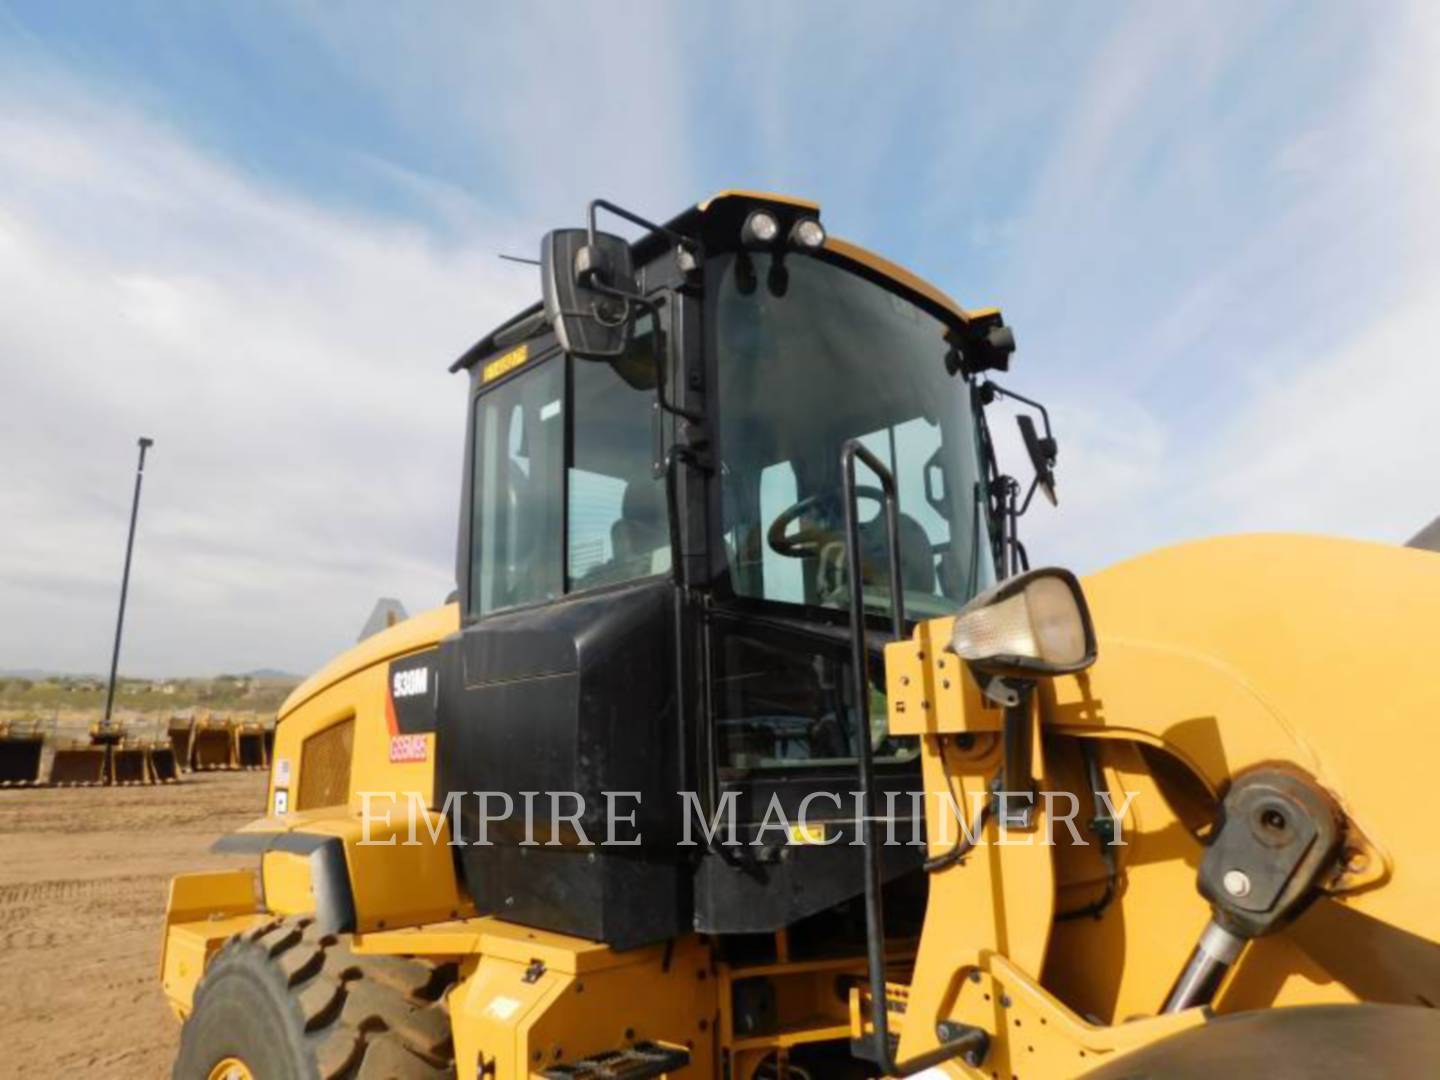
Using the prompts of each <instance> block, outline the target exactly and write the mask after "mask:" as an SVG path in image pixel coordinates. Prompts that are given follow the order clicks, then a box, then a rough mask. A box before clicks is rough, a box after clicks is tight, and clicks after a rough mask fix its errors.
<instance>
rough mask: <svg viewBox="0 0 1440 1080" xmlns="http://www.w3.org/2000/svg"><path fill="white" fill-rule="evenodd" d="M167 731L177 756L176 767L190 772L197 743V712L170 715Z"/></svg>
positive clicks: (171, 746) (172, 748) (172, 749)
mask: <svg viewBox="0 0 1440 1080" xmlns="http://www.w3.org/2000/svg"><path fill="white" fill-rule="evenodd" d="M166 731H167V733H168V735H169V738H170V748H171V751H172V752H173V754H174V757H175V765H176V767H177V768H178V769H180V770H181V771H183V772H189V771H190V769H191V765H190V755H191V752H192V748H193V747H194V744H195V714H194V713H189V714H186V715H177V716H172V717H170V720H169V722H168V724H167V725H166Z"/></svg>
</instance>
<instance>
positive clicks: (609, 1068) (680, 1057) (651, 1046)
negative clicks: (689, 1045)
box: [540, 1042, 690, 1080]
mask: <svg viewBox="0 0 1440 1080" xmlns="http://www.w3.org/2000/svg"><path fill="white" fill-rule="evenodd" d="M689 1064H690V1051H689V1050H686V1049H684V1048H683V1047H679V1046H664V1045H662V1044H660V1043H653V1042H639V1043H636V1044H635V1045H634V1046H632V1047H630V1048H629V1049H628V1050H607V1051H606V1052H605V1053H603V1054H595V1055H593V1056H592V1057H588V1058H583V1059H581V1060H580V1061H574V1062H569V1063H567V1064H564V1065H551V1066H550V1067H549V1068H548V1069H545V1070H544V1071H543V1072H541V1073H540V1075H541V1076H543V1077H546V1078H547V1080H645V1078H647V1077H652V1076H664V1075H665V1074H666V1073H672V1072H676V1071H678V1070H680V1069H683V1068H685V1067H686V1066H688V1065H689Z"/></svg>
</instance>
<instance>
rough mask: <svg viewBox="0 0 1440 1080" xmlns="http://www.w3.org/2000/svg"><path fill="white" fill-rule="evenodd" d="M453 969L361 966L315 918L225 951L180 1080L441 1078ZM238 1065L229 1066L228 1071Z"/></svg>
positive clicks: (259, 932)
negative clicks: (448, 998)
mask: <svg viewBox="0 0 1440 1080" xmlns="http://www.w3.org/2000/svg"><path fill="white" fill-rule="evenodd" d="M454 981H455V965H453V964H436V963H433V962H431V961H428V960H422V959H417V958H414V957H408V956H358V955H356V954H355V953H353V952H352V951H351V950H350V947H349V938H348V936H347V935H343V934H341V935H333V934H322V933H320V931H319V928H318V927H317V926H316V925H315V924H314V922H313V921H312V920H311V919H309V918H298V919H280V920H276V921H274V922H270V923H264V924H261V925H260V926H257V927H255V928H254V929H252V930H250V931H248V932H246V933H244V934H240V935H237V936H235V937H233V938H231V939H230V940H229V941H227V942H226V943H225V944H224V945H223V946H222V947H221V948H220V951H219V952H217V953H216V954H215V958H214V959H213V960H212V961H211V962H210V964H209V966H208V967H207V968H206V970H205V975H204V977H203V978H202V979H201V980H200V984H199V986H198V987H197V988H196V991H195V1007H194V1010H193V1011H192V1012H191V1014H190V1018H189V1019H188V1020H186V1022H185V1027H184V1029H183V1030H182V1031H181V1033H180V1053H179V1055H178V1056H177V1058H176V1060H175V1070H174V1073H173V1076H174V1078H175V1080H230V1077H231V1076H233V1077H236V1078H246V1077H248V1078H252V1080H342V1078H343V1080H389V1078H394V1080H442V1078H449V1077H453V1076H454V1075H455V1062H454V1047H453V1045H452V1043H451V1039H450V1013H449V1010H448V1008H447V1007H446V1005H445V1001H444V995H445V992H446V991H447V990H448V989H449V987H450V985H451V984H452V983H453V982H454ZM227 1066H228V1067H227Z"/></svg>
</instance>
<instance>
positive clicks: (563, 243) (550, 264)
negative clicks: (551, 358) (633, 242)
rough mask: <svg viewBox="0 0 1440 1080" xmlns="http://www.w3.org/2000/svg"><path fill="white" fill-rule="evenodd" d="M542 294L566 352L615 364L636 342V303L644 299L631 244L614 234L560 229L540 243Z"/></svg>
mask: <svg viewBox="0 0 1440 1080" xmlns="http://www.w3.org/2000/svg"><path fill="white" fill-rule="evenodd" d="M540 290H541V295H542V297H543V299H544V310H545V318H546V321H548V322H549V323H550V326H551V328H552V329H553V330H554V331H555V337H556V338H557V339H558V340H559V342H560V347H561V348H563V349H564V350H565V351H566V352H568V353H570V354H571V355H572V356H578V357H582V358H584V359H587V360H610V359H613V358H615V357H617V356H620V355H621V354H622V353H623V352H624V351H625V348H626V346H627V345H628V344H629V343H630V326H631V316H632V314H633V304H632V303H631V298H632V297H635V296H638V295H639V291H640V289H639V286H638V285H637V284H636V281H635V263H634V258H633V256H632V255H631V252H630V244H629V243H628V242H627V241H626V240H625V239H624V238H623V237H620V236H615V235H613V234H611V233H602V232H596V233H594V242H593V243H592V242H591V233H590V232H589V230H586V229H555V230H553V231H551V232H548V233H546V234H545V238H544V239H543V240H542V241H541V242H540Z"/></svg>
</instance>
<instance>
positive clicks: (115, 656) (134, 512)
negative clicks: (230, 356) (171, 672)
mask: <svg viewBox="0 0 1440 1080" xmlns="http://www.w3.org/2000/svg"><path fill="white" fill-rule="evenodd" d="M154 445H155V440H154V439H147V438H146V437H145V436H144V435H142V436H140V466H139V468H137V469H136V470H135V500H134V501H133V502H132V503H131V504H130V535H129V537H128V538H127V539H126V540H125V572H124V574H123V576H122V577H121V578H120V615H119V617H118V618H117V619H116V620H115V651H114V652H112V653H111V654H110V686H109V688H108V689H107V690H106V691H105V719H104V720H102V721H101V723H100V726H101V727H102V728H108V727H109V726H110V710H111V708H112V707H113V706H114V704H115V672H116V669H117V668H119V666H120V632H121V631H122V630H124V629H125V596H126V594H127V593H128V592H129V591H130V553H131V552H132V551H134V550H135V519H136V518H137V517H138V516H139V515H140V481H142V480H144V479H145V451H146V450H149V449H150V447H152V446H154Z"/></svg>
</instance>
